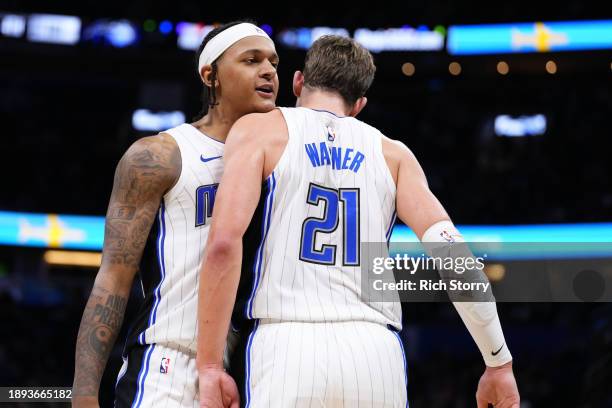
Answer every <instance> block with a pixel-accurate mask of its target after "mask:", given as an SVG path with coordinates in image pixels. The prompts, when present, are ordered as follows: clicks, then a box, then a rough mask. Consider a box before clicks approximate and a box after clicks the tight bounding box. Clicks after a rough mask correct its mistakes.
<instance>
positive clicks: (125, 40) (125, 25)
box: [83, 20, 138, 48]
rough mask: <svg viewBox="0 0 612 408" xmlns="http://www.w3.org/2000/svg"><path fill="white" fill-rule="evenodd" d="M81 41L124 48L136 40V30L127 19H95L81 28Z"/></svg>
mask: <svg viewBox="0 0 612 408" xmlns="http://www.w3.org/2000/svg"><path fill="white" fill-rule="evenodd" d="M83 41H90V42H92V43H94V44H108V45H111V46H113V47H116V48H124V47H128V46H130V45H134V44H136V43H137V42H138V31H137V28H136V25H134V24H132V23H131V22H129V21H127V20H96V21H94V22H92V23H91V24H88V25H87V26H86V27H85V29H84V30H83Z"/></svg>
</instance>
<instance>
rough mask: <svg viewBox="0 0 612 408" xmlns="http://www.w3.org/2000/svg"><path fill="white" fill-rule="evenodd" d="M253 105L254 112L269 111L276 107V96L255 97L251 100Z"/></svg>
mask: <svg viewBox="0 0 612 408" xmlns="http://www.w3.org/2000/svg"><path fill="white" fill-rule="evenodd" d="M253 107H254V108H255V111H256V112H260V113H266V112H270V111H271V110H272V109H274V108H275V107H276V96H275V97H274V98H262V97H256V98H255V100H254V101H253Z"/></svg>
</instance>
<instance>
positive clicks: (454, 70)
mask: <svg viewBox="0 0 612 408" xmlns="http://www.w3.org/2000/svg"><path fill="white" fill-rule="evenodd" d="M448 72H450V73H451V75H454V76H457V75H459V74H461V64H459V63H458V62H451V63H450V64H449V65H448Z"/></svg>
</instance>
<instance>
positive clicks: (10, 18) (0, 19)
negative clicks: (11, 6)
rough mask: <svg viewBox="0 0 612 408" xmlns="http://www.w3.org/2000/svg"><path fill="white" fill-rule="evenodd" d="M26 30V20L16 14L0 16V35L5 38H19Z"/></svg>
mask: <svg viewBox="0 0 612 408" xmlns="http://www.w3.org/2000/svg"><path fill="white" fill-rule="evenodd" d="M25 29H26V18H25V16H20V15H17V14H4V15H0V33H1V34H2V35H3V36H5V37H13V38H19V37H21V36H23V34H24V33H25Z"/></svg>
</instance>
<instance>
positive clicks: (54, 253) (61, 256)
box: [43, 249, 102, 268]
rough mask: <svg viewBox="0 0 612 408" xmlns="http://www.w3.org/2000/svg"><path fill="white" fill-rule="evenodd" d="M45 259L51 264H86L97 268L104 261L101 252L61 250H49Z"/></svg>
mask: <svg viewBox="0 0 612 408" xmlns="http://www.w3.org/2000/svg"><path fill="white" fill-rule="evenodd" d="M43 259H44V260H45V262H46V263H47V264H49V265H59V266H86V267H91V268H97V267H99V266H100V264H101V263H102V253H101V252H80V251H59V250H54V249H51V250H48V251H46V252H45V254H44V255H43Z"/></svg>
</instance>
